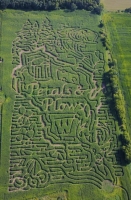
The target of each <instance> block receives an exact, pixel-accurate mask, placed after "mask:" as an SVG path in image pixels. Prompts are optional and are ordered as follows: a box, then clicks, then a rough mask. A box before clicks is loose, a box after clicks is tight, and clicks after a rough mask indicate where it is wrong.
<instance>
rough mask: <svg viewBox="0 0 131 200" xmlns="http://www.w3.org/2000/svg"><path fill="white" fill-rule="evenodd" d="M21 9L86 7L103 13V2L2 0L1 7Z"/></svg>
mask: <svg viewBox="0 0 131 200" xmlns="http://www.w3.org/2000/svg"><path fill="white" fill-rule="evenodd" d="M6 8H11V9H21V10H58V9H70V10H71V11H74V10H76V9H85V10H88V11H92V12H94V13H96V14H101V12H102V10H103V4H101V3H100V0H0V9H6Z"/></svg>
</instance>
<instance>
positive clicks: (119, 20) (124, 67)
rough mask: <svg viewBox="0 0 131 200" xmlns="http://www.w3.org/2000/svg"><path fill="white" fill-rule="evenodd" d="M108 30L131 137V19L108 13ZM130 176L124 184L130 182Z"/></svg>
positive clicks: (130, 168)
mask: <svg viewBox="0 0 131 200" xmlns="http://www.w3.org/2000/svg"><path fill="white" fill-rule="evenodd" d="M103 19H104V21H105V24H106V30H107V32H108V34H109V37H110V41H111V44H112V48H111V49H112V55H113V57H114V58H115V59H117V67H118V72H119V81H120V86H121V89H122V92H123V95H124V99H125V106H126V107H125V108H126V114H127V126H128V131H129V132H130V136H131V124H130V121H131V101H130V100H131V69H130V65H131V57H130V53H131V19H130V15H128V14H124V13H123V14H118V13H108V14H107V13H106V14H104V16H103ZM127 171H128V174H129V175H131V164H130V165H128V170H127ZM129 175H126V177H125V179H123V181H122V182H123V183H124V184H126V181H127V180H129Z"/></svg>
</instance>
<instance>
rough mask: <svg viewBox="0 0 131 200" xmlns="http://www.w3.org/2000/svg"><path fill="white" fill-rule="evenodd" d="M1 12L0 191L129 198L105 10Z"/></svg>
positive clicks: (63, 198)
mask: <svg viewBox="0 0 131 200" xmlns="http://www.w3.org/2000/svg"><path fill="white" fill-rule="evenodd" d="M1 13H2V18H1V21H2V37H1V49H2V51H1V57H2V62H1V71H2V81H1V88H2V91H3V93H4V95H3V93H2V92H1V104H0V106H1V110H2V133H1V170H0V178H1V179H0V199H1V200H16V199H17V200H21V199H32V198H33V199H37V198H39V199H41V200H42V199H50V200H67V199H68V200H98V199H99V200H129V199H130V198H131V196H130V192H128V186H129V184H128V181H127V186H126V185H125V183H124V182H123V185H122V182H121V180H127V179H126V178H125V176H127V173H126V171H125V168H124V167H122V166H120V164H119V161H120V157H119V155H118V150H119V142H118V136H119V128H118V124H117V122H116V120H115V119H114V117H113V116H112V114H111V112H110V109H109V106H108V104H107V101H106V97H105V94H104V84H105V83H104V80H103V74H104V72H105V69H107V61H106V53H105V49H104V47H103V46H102V43H101V41H100V35H99V31H100V28H99V26H98V25H99V22H100V17H99V16H97V15H92V14H90V13H88V12H86V11H76V12H68V13H65V12H64V11H54V12H23V11H13V10H12V11H9V10H8V11H6V10H5V11H3V12H1ZM3 102H4V103H3Z"/></svg>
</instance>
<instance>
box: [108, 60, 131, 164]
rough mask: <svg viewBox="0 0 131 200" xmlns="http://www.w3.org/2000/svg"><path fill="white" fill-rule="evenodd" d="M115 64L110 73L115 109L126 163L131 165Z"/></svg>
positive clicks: (130, 151)
mask: <svg viewBox="0 0 131 200" xmlns="http://www.w3.org/2000/svg"><path fill="white" fill-rule="evenodd" d="M115 64H116V62H115V61H113V62H112V68H111V69H110V70H109V71H108V74H109V78H110V84H111V88H112V93H113V100H114V107H115V110H116V112H117V116H118V119H119V123H120V126H121V131H122V134H121V142H122V151H123V153H124V156H125V161H126V162H127V163H131V139H130V134H129V132H128V130H127V124H126V111H125V101H124V97H123V94H122V92H121V89H120V87H119V77H118V72H117V70H116V69H115V67H114V66H115Z"/></svg>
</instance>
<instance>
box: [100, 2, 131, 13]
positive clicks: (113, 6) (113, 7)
mask: <svg viewBox="0 0 131 200" xmlns="http://www.w3.org/2000/svg"><path fill="white" fill-rule="evenodd" d="M101 3H103V4H104V8H105V10H107V11H117V10H125V9H126V8H130V7H131V0H101Z"/></svg>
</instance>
